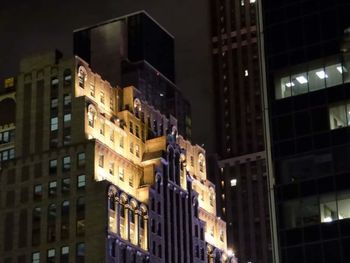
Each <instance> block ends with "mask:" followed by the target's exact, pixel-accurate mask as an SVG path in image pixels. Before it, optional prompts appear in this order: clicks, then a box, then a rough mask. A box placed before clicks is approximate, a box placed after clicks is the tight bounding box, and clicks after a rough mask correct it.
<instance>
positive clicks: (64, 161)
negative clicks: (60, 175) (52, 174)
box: [62, 156, 71, 172]
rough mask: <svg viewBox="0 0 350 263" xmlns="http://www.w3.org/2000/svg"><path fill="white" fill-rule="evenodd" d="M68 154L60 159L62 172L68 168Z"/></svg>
mask: <svg viewBox="0 0 350 263" xmlns="http://www.w3.org/2000/svg"><path fill="white" fill-rule="evenodd" d="M70 165H71V163H70V156H65V157H63V159H62V170H63V172H67V171H69V170H70Z"/></svg>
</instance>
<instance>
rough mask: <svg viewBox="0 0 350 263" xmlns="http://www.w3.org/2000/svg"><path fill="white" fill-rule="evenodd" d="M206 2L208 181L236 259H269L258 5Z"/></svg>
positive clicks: (237, 0) (246, 0)
mask: <svg viewBox="0 0 350 263" xmlns="http://www.w3.org/2000/svg"><path fill="white" fill-rule="evenodd" d="M210 3H211V9H210V11H211V14H210V16H211V46H212V58H213V80H214V82H213V93H214V99H215V105H216V106H215V111H216V114H215V121H216V129H215V130H216V140H217V141H216V146H217V148H216V153H217V155H216V156H213V157H212V158H211V160H210V163H211V164H212V167H213V168H212V169H213V171H212V172H211V175H215V178H212V180H213V181H215V182H216V186H217V192H218V195H217V198H218V202H219V204H220V208H221V211H220V213H221V215H222V217H223V218H224V219H225V221H226V222H227V241H228V245H229V247H233V251H234V253H235V254H236V256H237V258H238V261H239V262H252V263H255V262H261V263H268V262H271V258H272V246H271V231H270V217H269V201H268V182H267V174H266V153H265V146H264V145H265V142H264V140H265V138H264V132H263V131H264V125H263V108H262V91H261V90H262V89H261V84H260V82H261V77H260V75H261V73H260V63H261V62H260V56H259V26H258V23H257V22H258V19H257V17H258V15H257V13H258V9H257V3H256V1H255V0H235V1H224V0H213V1H210Z"/></svg>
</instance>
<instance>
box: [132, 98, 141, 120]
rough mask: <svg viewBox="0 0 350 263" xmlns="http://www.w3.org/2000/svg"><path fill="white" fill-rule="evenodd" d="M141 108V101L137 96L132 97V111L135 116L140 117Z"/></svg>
mask: <svg viewBox="0 0 350 263" xmlns="http://www.w3.org/2000/svg"><path fill="white" fill-rule="evenodd" d="M141 110H142V107H141V101H140V100H139V99H138V98H136V99H134V113H135V116H136V117H138V118H139V117H140V112H141Z"/></svg>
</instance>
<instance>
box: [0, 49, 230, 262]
mask: <svg viewBox="0 0 350 263" xmlns="http://www.w3.org/2000/svg"><path fill="white" fill-rule="evenodd" d="M9 86H11V85H9ZM12 86H13V85H12ZM2 96H4V99H2V97H1V98H0V108H1V110H2V112H1V116H5V115H4V114H5V113H6V110H8V109H9V107H7V106H6V105H7V104H6V105H5V106H4V105H3V104H1V103H2V102H3V101H4V102H8V101H7V100H6V98H7V97H8V98H9V99H10V100H11V103H13V102H14V101H16V107H15V109H13V111H14V112H15V114H13V115H11V116H12V118H9V119H7V118H2V117H1V122H2V123H1V127H2V129H3V130H4V131H5V130H7V129H10V128H11V129H15V131H16V137H15V138H14V134H13V136H12V137H11V136H9V135H10V134H9V135H8V136H9V137H11V138H12V139H11V140H10V139H9V140H8V141H6V145H7V146H6V145H2V148H4V149H5V148H6V147H7V148H6V149H14V150H12V151H11V152H13V154H10V153H9V154H10V155H11V158H9V157H8V158H7V159H6V160H5V159H4V158H3V162H2V167H1V176H0V197H1V198H0V202H1V203H0V223H1V224H0V225H1V227H0V238H1V242H0V260H1V262H4V263H10V262H23V263H26V262H29V263H39V262H86V263H88V262H109V263H111V262H118V263H119V262H125V263H129V262H130V263H131V262H133V263H141V262H142V263H144V262H167V263H169V262H174V263H175V262H176V263H179V262H183V263H190V262H193V263H195V262H234V261H235V259H234V258H233V257H232V256H230V255H228V253H227V244H226V223H225V222H224V221H223V220H221V219H220V218H219V217H218V216H217V215H216V198H215V187H214V185H213V184H212V183H211V182H210V181H209V180H208V179H207V173H206V162H205V150H204V149H203V148H201V147H200V146H198V145H192V144H191V142H190V141H188V140H186V139H185V138H184V137H182V136H181V135H179V134H178V128H177V127H178V121H177V120H176V118H175V117H173V116H172V115H170V114H166V115H165V114H164V113H163V112H161V111H159V109H156V108H155V107H154V105H152V104H151V103H149V102H148V101H146V100H145V99H143V98H144V96H143V95H142V93H141V92H140V91H139V90H138V89H137V87H134V86H128V87H123V88H121V87H119V86H112V85H111V84H110V83H109V82H108V81H106V80H104V79H103V77H101V76H100V75H99V74H97V73H96V72H94V71H93V70H92V69H91V68H90V66H89V64H88V63H87V62H85V61H84V60H83V59H81V58H79V57H77V56H75V57H71V58H63V57H62V55H61V54H60V53H59V52H57V51H56V52H51V53H45V54H41V55H37V56H31V57H27V58H24V59H23V60H22V61H21V63H20V73H19V75H18V77H17V78H16V81H15V89H14V88H13V87H12V88H5V91H4V95H2ZM2 106H4V107H2ZM2 136H3V137H4V135H2ZM6 136H7V135H6ZM6 138H7V137H6ZM5 146H6V147H5ZM9 151H10V150H9ZM10 155H9V156H10ZM8 159H9V160H8Z"/></svg>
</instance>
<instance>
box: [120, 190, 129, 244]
mask: <svg viewBox="0 0 350 263" xmlns="http://www.w3.org/2000/svg"><path fill="white" fill-rule="evenodd" d="M127 201H128V197H127V196H126V195H125V194H121V195H120V217H119V222H120V229H119V232H120V237H121V238H123V239H125V240H127V238H128V218H127V217H128V213H127V211H128V209H127Z"/></svg>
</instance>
